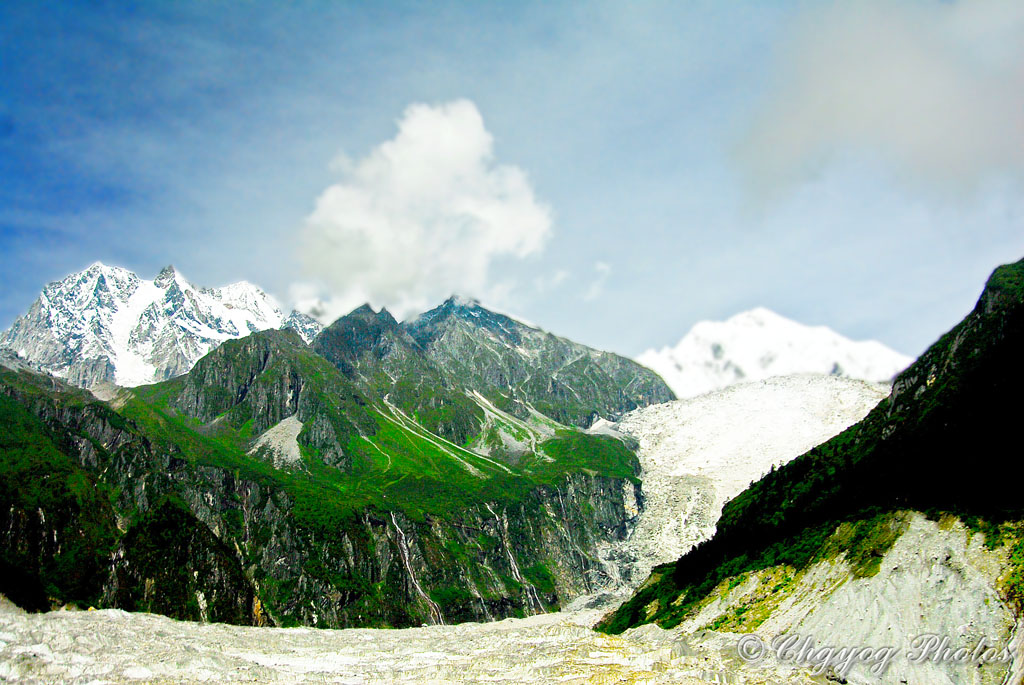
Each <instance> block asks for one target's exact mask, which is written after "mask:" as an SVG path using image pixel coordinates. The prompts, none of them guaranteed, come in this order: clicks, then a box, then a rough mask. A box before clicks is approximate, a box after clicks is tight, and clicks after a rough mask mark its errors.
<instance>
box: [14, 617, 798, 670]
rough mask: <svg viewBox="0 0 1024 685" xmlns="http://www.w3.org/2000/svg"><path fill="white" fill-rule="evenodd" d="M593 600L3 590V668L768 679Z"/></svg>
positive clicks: (731, 656) (730, 654)
mask: <svg viewBox="0 0 1024 685" xmlns="http://www.w3.org/2000/svg"><path fill="white" fill-rule="evenodd" d="M599 613H600V612H599V611H593V610H591V611H577V612H564V613H561V614H547V615H541V616H532V617H530V618H526V619H507V620H504V621H498V622H495V623H466V624H461V625H456V626H430V627H423V628H410V629H404V630H317V629H314V628H244V627H239V626H230V625H223V624H197V623H188V622H183V621H175V620H172V619H169V618H166V617H163V616H156V615H153V614H139V613H135V614H129V613H126V612H124V611H120V610H116V609H107V610H103V611H54V612H50V613H46V614H26V613H25V612H23V611H22V610H21V609H19V608H17V607H15V606H14V605H13V604H11V603H10V602H8V601H7V600H6V599H4V598H2V597H0V679H2V680H10V681H18V682H62V683H120V682H150V683H154V682H155V683H159V682H330V683H394V682H410V683H412V682H415V683H451V682H474V683H475V682H485V683H683V684H686V683H707V682H713V683H744V684H746V683H774V682H793V683H805V682H813V681H812V680H809V679H807V678H805V677H803V676H800V675H799V674H795V673H794V674H792V675H791V676H790V677H789V679H787V680H785V681H780V680H779V679H778V677H779V676H778V674H775V675H773V676H772V677H770V678H769V677H767V674H766V673H763V672H757V671H745V670H743V669H744V665H743V664H742V663H741V662H740V661H739V659H738V658H737V657H736V656H735V648H734V646H733V645H731V644H729V643H728V641H725V642H723V643H722V644H720V645H718V646H716V647H714V648H703V649H701V650H700V651H699V652H698V651H695V650H693V649H692V648H690V647H689V646H688V645H687V644H686V643H684V642H682V641H680V640H679V639H678V637H676V636H673V635H672V634H670V633H668V632H666V631H661V630H660V629H658V628H653V627H651V626H646V627H645V628H644V629H642V630H641V631H639V632H634V634H632V635H626V636H623V637H618V636H608V635H602V634H600V633H596V632H594V631H592V630H590V629H589V628H588V627H587V625H588V624H590V623H592V622H593V621H595V620H596V619H597V618H598V615H599Z"/></svg>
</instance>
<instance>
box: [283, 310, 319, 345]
mask: <svg viewBox="0 0 1024 685" xmlns="http://www.w3.org/2000/svg"><path fill="white" fill-rule="evenodd" d="M281 328H289V329H291V330H293V331H295V332H296V333H298V334H299V337H301V338H302V340H303V342H305V343H306V344H307V345H308V344H309V343H311V342H313V339H314V338H316V336H318V335H320V331H322V330H323V329H324V325H323V324H322V323H320V322H319V321H317V320H316V319H314V318H313V317H312V316H310V315H309V314H304V313H302V312H300V311H297V310H294V309H293V310H292V313H291V314H289V315H288V318H286V319H285V320H284V323H283V324H282V325H281Z"/></svg>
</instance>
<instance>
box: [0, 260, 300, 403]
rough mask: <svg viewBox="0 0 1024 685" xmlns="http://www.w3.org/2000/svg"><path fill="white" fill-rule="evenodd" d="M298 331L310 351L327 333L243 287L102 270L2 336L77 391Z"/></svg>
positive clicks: (160, 373)
mask: <svg viewBox="0 0 1024 685" xmlns="http://www.w3.org/2000/svg"><path fill="white" fill-rule="evenodd" d="M268 328H292V329H294V330H295V331H296V332H297V333H298V334H299V335H300V336H302V337H303V339H305V340H306V341H307V342H308V341H309V340H311V339H312V337H315V336H316V334H317V333H319V330H320V324H319V323H318V322H317V321H315V320H314V319H311V318H310V317H308V316H305V315H302V314H298V313H296V312H292V314H291V315H289V316H286V315H285V314H284V313H283V312H282V311H281V309H280V308H279V307H278V305H277V303H276V302H275V301H274V299H273V298H272V297H271V296H270V295H268V294H267V293H265V292H263V291H262V290H261V289H260V288H258V287H257V286H255V285H253V284H251V283H247V282H245V281H241V282H238V283H232V284H231V285H227V286H224V287H222V288H203V287H198V286H196V285H194V284H192V283H190V282H189V281H188V280H187V279H185V278H184V277H183V276H182V275H181V273H179V272H178V271H177V270H176V269H175V268H174V267H173V266H168V267H165V268H164V269H163V270H161V271H160V273H159V274H158V275H157V277H156V278H155V279H153V280H152V281H147V280H144V279H142V278H140V277H139V276H137V275H136V274H135V273H133V272H131V271H129V270H127V269H123V268H120V267H116V266H107V265H106V264H102V263H100V262H96V263H94V264H92V265H91V266H89V267H88V268H87V269H85V270H84V271H81V272H78V273H74V274H71V275H70V276H67V277H65V278H63V279H61V280H59V281H55V282H53V283H50V284H49V285H48V286H46V288H44V289H43V292H42V294H41V295H40V296H39V299H37V300H36V301H35V302H34V303H33V304H32V306H31V307H30V308H29V310H28V312H27V313H26V314H25V315H23V316H21V317H19V318H18V319H17V320H16V321H15V322H14V324H13V325H12V326H11V328H10V329H8V330H7V331H5V332H3V333H2V334H0V348H6V349H8V350H10V351H11V352H13V353H14V354H16V355H18V356H19V357H20V358H22V359H25V360H28V361H30V362H32V363H33V364H34V365H35V366H37V367H38V368H40V369H43V370H45V371H47V372H49V373H51V374H53V375H55V376H59V377H62V378H65V379H66V380H68V381H69V382H71V383H74V384H75V385H79V386H82V387H87V388H90V387H95V386H98V385H101V384H105V383H113V384H116V385H121V386H128V387H131V386H136V385H143V384H146V383H155V382H157V381H161V380H165V379H167V378H172V377H174V376H178V375H180V374H183V373H186V372H187V371H188V370H189V369H191V368H192V366H193V364H195V362H196V361H198V360H199V359H200V358H201V357H202V356H203V355H205V354H206V353H208V352H209V351H210V350H212V349H213V348H215V347H217V346H218V345H220V344H221V343H222V342H224V341H225V340H231V339H233V338H240V337H244V336H246V335H249V334H250V333H252V332H253V331H260V330H265V329H268Z"/></svg>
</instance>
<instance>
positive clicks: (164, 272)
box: [153, 264, 178, 288]
mask: <svg viewBox="0 0 1024 685" xmlns="http://www.w3.org/2000/svg"><path fill="white" fill-rule="evenodd" d="M177 275H178V271H177V269H175V268H174V265H173V264H168V265H167V266H165V267H164V268H162V269H160V273H158V274H157V275H156V279H154V281H153V285H155V286H156V287H158V288H166V287H167V286H169V285H170V284H171V283H173V282H174V280H175V278H176V277H177Z"/></svg>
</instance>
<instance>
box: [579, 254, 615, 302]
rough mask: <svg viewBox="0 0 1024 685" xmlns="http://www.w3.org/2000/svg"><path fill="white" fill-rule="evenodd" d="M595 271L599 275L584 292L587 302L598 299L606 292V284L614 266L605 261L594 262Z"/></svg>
mask: <svg viewBox="0 0 1024 685" xmlns="http://www.w3.org/2000/svg"><path fill="white" fill-rule="evenodd" d="M594 271H595V272H597V276H595V277H594V280H593V281H592V282H591V283H590V287H589V288H587V292H586V293H584V294H583V299H584V300H586V301H587V302H590V301H592V300H596V299H597V298H599V297H601V295H602V294H603V293H604V284H605V281H607V280H608V274H610V273H611V272H612V267H611V266H610V265H609V264H607V263H605V262H594Z"/></svg>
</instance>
